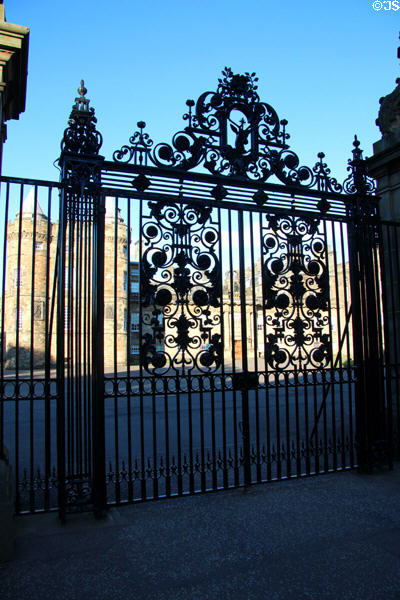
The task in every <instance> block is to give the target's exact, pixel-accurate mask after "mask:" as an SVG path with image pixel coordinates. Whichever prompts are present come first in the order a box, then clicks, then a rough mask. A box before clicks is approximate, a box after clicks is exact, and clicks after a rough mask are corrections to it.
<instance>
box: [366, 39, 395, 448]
mask: <svg viewBox="0 0 400 600" xmlns="http://www.w3.org/2000/svg"><path fill="white" fill-rule="evenodd" d="M397 56H398V58H399V59H400V46H399V48H398V49H397ZM396 84H397V86H396V88H395V89H394V90H393V91H392V92H391V93H390V94H388V95H387V96H385V97H384V98H381V99H380V101H379V102H380V105H381V107H380V110H379V116H378V119H377V120H376V124H377V125H378V127H379V129H380V132H381V136H382V137H381V139H380V140H378V141H377V142H375V144H374V145H373V148H374V154H373V156H371V157H370V158H369V159H367V164H368V172H369V173H370V175H371V176H372V177H374V178H375V179H376V181H377V189H378V193H379V195H380V197H381V200H380V216H381V219H382V223H381V235H382V241H381V266H382V272H383V273H382V292H383V304H384V308H383V310H384V317H385V319H384V320H385V341H384V356H385V384H386V390H387V422H388V423H387V426H388V430H389V436H390V440H391V449H392V454H394V455H395V456H396V458H398V457H399V456H400V398H399V381H400V370H399V363H400V293H399V286H400V118H399V117H400V109H399V106H400V105H399V99H400V78H398V79H397V80H396Z"/></svg>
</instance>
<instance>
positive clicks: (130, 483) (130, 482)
mask: <svg viewBox="0 0 400 600" xmlns="http://www.w3.org/2000/svg"><path fill="white" fill-rule="evenodd" d="M126 202H127V205H128V215H127V223H128V231H127V245H128V247H127V253H126V255H127V273H128V297H127V305H128V332H127V336H128V340H127V344H126V349H127V356H126V362H127V396H126V403H127V406H126V410H127V419H128V424H127V425H128V501H129V502H132V501H133V479H132V424H131V402H132V400H131V363H130V355H131V329H132V326H131V200H130V198H127V199H126Z"/></svg>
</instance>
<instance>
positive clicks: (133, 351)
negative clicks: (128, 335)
mask: <svg viewBox="0 0 400 600" xmlns="http://www.w3.org/2000/svg"><path fill="white" fill-rule="evenodd" d="M131 354H139V346H137V345H136V344H132V345H131Z"/></svg>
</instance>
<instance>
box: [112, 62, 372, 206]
mask: <svg viewBox="0 0 400 600" xmlns="http://www.w3.org/2000/svg"><path fill="white" fill-rule="evenodd" d="M257 81H258V78H257V77H256V74H255V73H244V74H234V73H233V71H232V69H230V68H229V67H225V69H224V70H223V71H222V77H221V78H219V79H218V86H217V90H216V91H215V92H210V91H207V92H204V93H203V94H201V95H200V96H199V98H198V100H197V102H195V101H194V100H187V101H186V105H187V107H188V110H187V112H186V113H185V114H184V115H183V119H184V120H185V121H186V122H187V125H186V127H185V128H184V129H183V130H181V131H178V132H177V133H175V134H174V136H173V138H172V143H171V144H168V143H165V142H161V143H159V144H156V145H155V146H153V141H152V140H151V139H150V137H149V135H148V134H147V133H146V134H144V133H143V128H144V123H143V122H139V123H138V127H139V130H138V131H136V132H135V133H134V134H133V135H132V136H131V137H130V138H129V143H130V145H124V146H122V147H121V148H120V149H119V150H116V151H115V152H114V154H113V159H114V161H115V162H123V163H129V162H133V164H135V165H143V166H147V165H155V166H156V167H162V168H164V169H165V168H167V169H173V170H182V171H189V170H192V169H195V168H196V167H204V168H205V169H207V170H208V171H209V172H210V173H211V174H213V175H223V176H225V177H227V178H235V179H239V180H252V181H256V182H260V183H265V182H266V181H267V180H269V179H270V178H271V177H276V178H277V179H278V180H279V181H280V182H281V183H283V184H285V185H290V186H294V187H300V188H315V189H317V190H318V191H323V192H329V193H341V192H342V191H343V187H342V185H341V184H340V183H338V181H337V180H336V179H335V178H334V177H332V176H331V172H330V169H329V168H328V166H327V164H326V163H325V162H323V160H322V158H324V156H325V155H324V154H323V153H319V154H318V158H319V159H320V160H319V161H318V162H317V163H316V164H315V165H314V167H313V168H310V167H308V166H300V161H299V157H298V156H297V154H295V152H293V151H292V150H291V149H290V148H289V145H288V143H287V141H288V139H289V137H290V136H289V134H288V133H287V131H286V126H287V123H288V122H287V120H286V119H282V120H280V119H279V117H278V114H277V112H276V111H275V109H274V108H273V107H272V106H271V105H269V104H267V103H265V102H262V101H261V100H260V97H259V94H258V92H257V89H258V86H257V85H256V83H257ZM366 191H367V193H370V191H371V190H370V189H367V190H366ZM323 208H324V211H325V212H326V210H328V209H329V207H328V205H326V206H324V207H323Z"/></svg>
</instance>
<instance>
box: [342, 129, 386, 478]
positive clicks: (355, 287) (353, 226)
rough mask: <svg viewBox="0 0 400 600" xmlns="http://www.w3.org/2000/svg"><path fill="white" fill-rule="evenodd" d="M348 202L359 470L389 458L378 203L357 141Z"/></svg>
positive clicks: (349, 180)
mask: <svg viewBox="0 0 400 600" xmlns="http://www.w3.org/2000/svg"><path fill="white" fill-rule="evenodd" d="M353 146H354V149H353V158H352V159H351V160H349V165H350V166H349V169H350V170H351V176H350V178H349V179H348V183H347V191H349V192H350V193H352V194H353V195H352V196H350V198H349V200H350V201H349V205H348V211H349V217H350V222H349V261H350V277H351V297H352V306H353V311H352V312H353V345H354V361H355V367H356V392H355V401H356V442H357V455H358V465H359V468H360V469H367V470H371V469H372V467H373V466H374V464H376V463H377V462H382V458H387V451H388V440H387V431H386V427H385V394H384V386H383V361H382V334H381V329H382V321H381V319H382V315H381V306H380V291H379V275H380V274H379V267H380V265H379V212H378V199H377V198H376V197H374V196H371V195H368V192H371V191H372V190H373V184H372V182H371V180H370V178H368V177H367V175H366V164H365V160H364V159H363V157H362V150H361V149H360V148H359V146H360V142H359V141H358V140H357V137H355V141H354V143H353Z"/></svg>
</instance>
